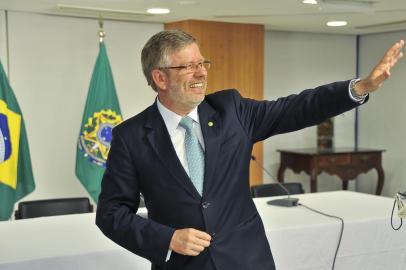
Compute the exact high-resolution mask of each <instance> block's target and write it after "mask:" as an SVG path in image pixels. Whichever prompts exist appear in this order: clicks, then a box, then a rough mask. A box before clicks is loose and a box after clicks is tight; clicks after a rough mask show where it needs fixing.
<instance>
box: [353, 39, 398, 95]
mask: <svg viewBox="0 0 406 270" xmlns="http://www.w3.org/2000/svg"><path fill="white" fill-rule="evenodd" d="M404 44H405V42H404V41H403V40H400V41H399V42H396V43H395V44H394V45H393V46H392V47H391V48H390V49H389V50H388V51H387V52H386V53H385V55H384V56H383V57H382V59H381V60H380V61H379V62H378V64H377V65H376V66H375V67H374V69H373V70H372V71H371V73H370V74H369V75H368V76H367V77H366V78H364V79H362V80H360V81H359V82H357V83H356V84H355V87H354V91H355V92H356V93H357V94H358V95H360V96H362V95H364V94H367V93H370V92H373V91H375V90H377V89H378V88H379V87H380V86H381V85H382V83H383V82H384V81H385V80H386V79H387V78H389V76H390V70H391V68H392V67H393V66H395V64H396V63H397V61H398V60H399V59H400V58H402V56H403V53H402V52H401V49H402V48H403V45H404Z"/></svg>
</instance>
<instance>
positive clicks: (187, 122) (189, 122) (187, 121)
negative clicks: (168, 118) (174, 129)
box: [179, 116, 193, 131]
mask: <svg viewBox="0 0 406 270" xmlns="http://www.w3.org/2000/svg"><path fill="white" fill-rule="evenodd" d="M179 126H181V127H183V128H184V129H186V130H187V131H191V130H192V128H193V119H192V118H190V117H189V116H186V117H183V118H182V120H180V122H179Z"/></svg>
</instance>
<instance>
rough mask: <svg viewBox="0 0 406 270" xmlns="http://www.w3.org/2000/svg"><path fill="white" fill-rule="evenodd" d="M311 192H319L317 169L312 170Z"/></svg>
mask: <svg viewBox="0 0 406 270" xmlns="http://www.w3.org/2000/svg"><path fill="white" fill-rule="evenodd" d="M310 192H312V193H313V192H317V169H316V168H313V169H312V170H311V171H310Z"/></svg>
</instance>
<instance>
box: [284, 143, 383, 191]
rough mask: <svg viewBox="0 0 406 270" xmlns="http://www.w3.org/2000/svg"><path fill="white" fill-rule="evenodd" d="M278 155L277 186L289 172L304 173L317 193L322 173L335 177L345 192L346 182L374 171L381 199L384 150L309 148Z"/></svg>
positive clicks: (312, 189)
mask: <svg viewBox="0 0 406 270" xmlns="http://www.w3.org/2000/svg"><path fill="white" fill-rule="evenodd" d="M277 151H278V152H280V153H281V165H280V167H279V170H278V180H279V182H283V181H284V172H285V170H286V169H287V168H289V169H292V170H293V171H294V172H295V173H300V172H302V171H304V172H306V173H307V174H309V175H310V191H311V192H317V176H318V175H319V174H320V173H322V172H326V173H328V174H330V175H337V176H338V177H339V178H340V179H341V180H342V181H343V189H347V188H348V181H349V180H354V179H356V177H357V176H358V175H360V174H361V173H366V172H368V171H369V170H372V169H376V171H377V173H378V183H377V187H376V194H377V195H380V194H381V192H382V188H383V183H384V178H385V176H384V172H383V168H382V152H384V151H385V150H374V149H363V148H358V149H354V148H333V149H317V148H308V149H291V150H277Z"/></svg>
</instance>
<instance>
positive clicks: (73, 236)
mask: <svg viewBox="0 0 406 270" xmlns="http://www.w3.org/2000/svg"><path fill="white" fill-rule="evenodd" d="M294 197H297V198H300V201H299V202H300V203H302V204H305V205H307V206H310V207H313V208H316V209H317V210H321V211H324V212H326V213H328V214H332V215H337V216H340V217H342V218H343V219H344V221H345V228H344V235H343V240H342V244H341V247H340V249H339V252H338V258H337V261H336V268H335V269H338V270H340V269H341V270H351V269H354V270H355V269H357V270H362V269H365V270H366V269H368V270H371V269H372V270H374V269H376V270H383V269H385V270H386V269H391V270H397V269H399V270H401V269H406V224H405V227H402V228H401V229H400V230H399V231H394V230H392V228H391V226H390V214H391V210H392V203H393V200H392V199H390V198H385V197H379V196H374V195H367V194H361V193H355V192H349V191H337V192H325V193H312V194H304V195H297V196H294ZM270 199H271V198H258V199H255V203H256V205H257V208H258V211H259V213H260V215H261V217H262V219H263V221H264V225H265V229H266V233H267V236H268V239H269V242H270V245H271V249H272V252H273V255H274V258H275V263H276V267H277V269H278V270H295V269H306V270H322V269H323V270H324V269H331V265H332V261H333V256H334V252H335V249H336V245H337V242H338V237H339V232H340V222H339V221H338V220H335V219H332V218H328V217H324V216H321V215H319V214H316V213H313V212H310V211H309V210H307V209H305V208H303V207H301V206H299V207H294V208H284V207H277V206H269V205H267V204H266V201H268V200H270ZM94 219H95V215H94V213H92V214H80V215H67V216H55V217H44V218H35V219H26V220H16V221H5V222H0V269H1V270H17V269H18V270H40V269H41V270H48V269H49V270H51V269H52V270H53V269H58V270H67V269H79V270H104V269H105V270H111V269H114V270H127V269H128V270H130V269H131V270H134V269H136V270H144V269H145V270H149V269H150V263H149V262H148V261H147V260H145V259H143V258H141V257H139V256H137V255H134V254H132V253H130V252H128V251H126V250H124V249H123V248H121V247H119V246H118V245H116V244H115V243H113V242H112V241H110V240H109V239H107V238H106V237H104V236H103V234H102V233H101V232H100V231H99V229H98V228H97V227H96V225H95V224H94ZM395 220H396V221H397V222H398V219H397V218H395ZM397 225H398V223H397ZM247 252H249V250H247Z"/></svg>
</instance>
